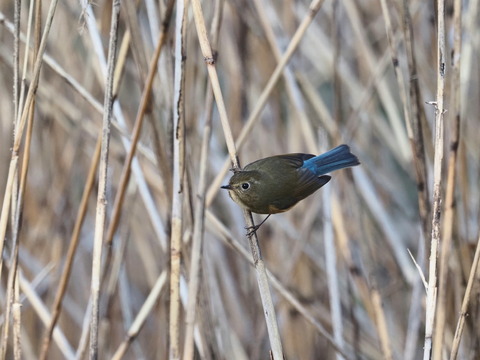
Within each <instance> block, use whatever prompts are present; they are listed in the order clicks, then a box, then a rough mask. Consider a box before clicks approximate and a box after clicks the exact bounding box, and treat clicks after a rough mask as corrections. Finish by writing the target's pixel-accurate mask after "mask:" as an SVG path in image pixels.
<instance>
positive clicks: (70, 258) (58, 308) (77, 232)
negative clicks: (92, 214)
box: [39, 135, 102, 360]
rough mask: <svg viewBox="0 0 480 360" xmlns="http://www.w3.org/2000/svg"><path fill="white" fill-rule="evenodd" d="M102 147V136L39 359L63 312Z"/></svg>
mask: <svg viewBox="0 0 480 360" xmlns="http://www.w3.org/2000/svg"><path fill="white" fill-rule="evenodd" d="M101 145H102V136H101V135H99V136H98V140H97V144H96V146H95V151H94V153H93V156H92V163H91V165H90V170H89V172H88V176H87V179H86V180H85V188H84V190H83V194H82V199H81V200H80V205H79V207H78V213H77V218H76V219H75V225H74V227H73V231H72V235H71V238H70V245H69V247H68V250H67V254H66V260H65V265H64V268H63V271H62V276H61V277H60V281H59V283H58V288H57V292H56V294H55V299H54V300H53V304H52V310H51V313H52V314H51V319H50V322H49V324H48V326H47V328H46V329H45V334H44V337H43V342H42V349H41V352H40V356H39V359H40V360H44V359H46V358H47V354H48V349H49V347H50V341H51V339H52V334H53V330H54V329H55V325H56V324H57V321H58V318H59V316H60V312H61V310H62V301H63V298H64V296H65V292H66V290H67V285H68V281H69V279H70V274H71V272H72V266H73V260H74V257H75V253H76V250H77V247H78V242H79V239H80V230H81V229H82V225H83V221H84V220H85V215H86V213H87V206H88V199H89V198H90V195H91V193H92V190H93V185H94V182H95V175H96V171H97V167H98V162H99V160H100V150H101Z"/></svg>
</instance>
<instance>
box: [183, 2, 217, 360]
mask: <svg viewBox="0 0 480 360" xmlns="http://www.w3.org/2000/svg"><path fill="white" fill-rule="evenodd" d="M222 14H223V3H222V2H220V1H216V2H215V11H214V15H213V20H212V25H211V31H210V34H211V43H212V46H213V47H214V48H215V47H216V46H217V43H218V36H219V32H220V26H221V22H222ZM213 100H214V98H213V92H212V87H211V85H210V83H209V84H208V85H207V95H206V98H205V115H204V117H205V125H204V130H203V136H202V145H201V150H200V167H199V173H198V178H199V179H198V188H197V195H196V202H195V214H194V228H193V235H192V251H191V254H192V255H191V265H190V272H189V277H188V278H189V283H188V304H187V308H186V315H185V323H186V331H185V342H184V346H183V360H192V359H193V356H194V347H193V342H194V329H195V319H196V314H197V308H198V291H199V287H200V281H201V273H202V270H201V261H202V257H203V241H204V235H205V195H206V190H207V169H208V158H209V148H210V139H211V136H212V111H213Z"/></svg>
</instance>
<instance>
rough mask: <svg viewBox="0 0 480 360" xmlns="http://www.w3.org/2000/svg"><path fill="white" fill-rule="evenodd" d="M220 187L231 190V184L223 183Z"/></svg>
mask: <svg viewBox="0 0 480 360" xmlns="http://www.w3.org/2000/svg"><path fill="white" fill-rule="evenodd" d="M221 188H222V189H227V190H232V189H233V188H232V186H231V185H223V186H221Z"/></svg>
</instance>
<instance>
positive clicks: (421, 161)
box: [401, 0, 431, 249]
mask: <svg viewBox="0 0 480 360" xmlns="http://www.w3.org/2000/svg"><path fill="white" fill-rule="evenodd" d="M402 5H403V6H402V14H401V20H402V24H403V36H404V41H405V51H406V57H407V69H408V79H409V82H408V83H407V85H408V89H409V92H408V94H409V101H408V102H409V110H410V111H409V113H411V116H410V120H411V126H410V128H411V130H412V138H411V139H410V145H411V148H412V155H413V162H414V166H415V176H416V180H417V191H418V210H419V213H420V217H421V220H422V230H423V234H424V239H425V240H427V239H428V238H429V236H430V229H431V222H430V212H431V207H430V199H429V193H428V186H427V184H428V182H427V164H426V159H425V144H424V135H423V134H424V129H423V127H422V121H424V120H423V119H424V118H425V114H424V110H423V107H422V103H423V101H422V98H421V93H420V85H419V79H418V71H419V70H418V67H417V59H416V56H415V52H414V49H415V41H414V36H413V29H412V27H413V24H412V17H411V14H410V9H409V2H408V0H403V2H402ZM407 126H408V124H407ZM407 129H408V128H407ZM428 244H429V243H428V242H427V249H428V248H429V245H428Z"/></svg>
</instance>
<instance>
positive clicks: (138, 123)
mask: <svg viewBox="0 0 480 360" xmlns="http://www.w3.org/2000/svg"><path fill="white" fill-rule="evenodd" d="M173 3H174V2H173V0H170V1H169V4H168V5H169V6H168V7H167V12H166V14H165V19H164V27H163V29H162V32H161V33H160V35H159V37H158V40H157V45H156V47H155V51H154V53H153V55H152V58H151V60H150V63H149V68H148V74H147V79H146V81H145V86H144V88H143V93H142V97H141V100H140V105H139V108H138V111H137V116H136V119H135V124H134V127H133V131H132V136H131V139H130V140H131V142H130V148H129V150H128V154H127V158H126V159H125V162H124V165H123V168H122V174H121V176H120V182H119V185H118V191H117V194H116V196H115V202H114V205H113V210H112V215H111V220H110V223H109V225H108V230H107V236H106V239H105V242H106V244H107V245H109V244H111V242H112V241H113V236H114V234H115V231H116V229H117V226H118V222H119V221H120V216H121V210H122V207H123V201H124V199H125V192H126V189H127V185H128V182H129V179H130V173H131V166H132V161H133V159H134V156H135V152H136V150H137V144H138V141H139V138H140V131H141V130H142V124H143V119H144V118H145V112H146V110H147V107H148V106H149V103H150V96H151V91H152V85H153V80H154V78H155V75H156V72H157V62H158V59H159V57H160V53H161V51H162V49H163V46H164V44H165V41H166V35H167V32H168V27H169V22H170V18H171V14H172V11H173ZM159 240H160V242H161V244H162V248H163V250H165V251H166V249H167V244H166V242H165V241H164V239H163V238H160V239H159ZM109 249H111V247H109ZM109 254H110V251H109V253H108V254H107V256H106V258H107V259H108V258H109V257H110V256H109ZM106 263H107V264H108V263H109V261H108V260H107V261H106Z"/></svg>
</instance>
